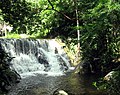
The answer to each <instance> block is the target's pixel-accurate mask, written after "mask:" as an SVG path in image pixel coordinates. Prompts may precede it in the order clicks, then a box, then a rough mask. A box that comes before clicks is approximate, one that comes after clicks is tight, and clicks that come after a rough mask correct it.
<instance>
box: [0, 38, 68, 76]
mask: <svg viewBox="0 0 120 95" xmlns="http://www.w3.org/2000/svg"><path fill="white" fill-rule="evenodd" d="M0 43H1V45H2V47H3V48H4V49H5V51H6V52H7V53H9V55H10V56H12V57H15V58H14V59H13V60H12V61H11V63H12V64H13V65H12V66H11V68H12V69H15V70H16V71H17V72H18V73H19V74H20V75H21V76H22V77H26V76H29V75H35V74H37V73H41V74H47V75H52V76H56V75H63V74H64V71H65V68H66V67H67V70H69V67H70V64H69V58H68V57H67V55H66V54H65V52H64V50H63V49H62V48H61V46H60V45H59V43H57V42H56V41H55V39H51V40H46V39H42V40H32V39H0ZM56 48H57V51H58V53H57V54H56V53H55V49H56ZM36 53H37V54H39V53H40V54H42V58H43V59H44V60H45V61H46V62H47V63H49V69H48V70H47V71H45V69H46V67H45V65H44V64H43V63H40V62H39V60H38V58H37V57H36Z"/></svg>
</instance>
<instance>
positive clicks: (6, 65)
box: [0, 44, 21, 92]
mask: <svg viewBox="0 0 120 95" xmlns="http://www.w3.org/2000/svg"><path fill="white" fill-rule="evenodd" d="M13 58H14V57H10V56H9V55H8V54H7V53H6V52H5V51H4V50H3V49H2V47H1V44H0V90H2V91H5V92H7V91H9V90H10V88H11V86H12V85H13V84H15V83H18V82H20V79H21V77H20V75H19V74H18V73H17V72H16V71H15V70H12V69H11V68H10V66H11V64H10V62H11V60H12V59H13Z"/></svg>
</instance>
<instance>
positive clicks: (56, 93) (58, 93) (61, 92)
mask: <svg viewBox="0 0 120 95" xmlns="http://www.w3.org/2000/svg"><path fill="white" fill-rule="evenodd" d="M53 95H68V93H67V92H65V91H64V90H56V91H54V92H53Z"/></svg>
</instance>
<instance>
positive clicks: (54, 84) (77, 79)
mask: <svg viewBox="0 0 120 95" xmlns="http://www.w3.org/2000/svg"><path fill="white" fill-rule="evenodd" d="M96 80H97V78H96V77H95V76H80V75H78V74H73V73H67V74H66V75H62V76H48V75H43V74H36V75H35V76H28V77H26V78H23V79H22V80H21V82H20V83H18V84H17V85H15V86H13V88H12V89H11V91H10V92H9V93H8V94H7V95H53V93H54V91H56V90H64V91H66V92H67V93H68V95H105V94H104V93H103V92H100V91H97V90H96V88H95V87H94V86H93V85H92V82H93V81H96Z"/></svg>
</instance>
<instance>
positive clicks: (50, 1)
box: [48, 0, 73, 21]
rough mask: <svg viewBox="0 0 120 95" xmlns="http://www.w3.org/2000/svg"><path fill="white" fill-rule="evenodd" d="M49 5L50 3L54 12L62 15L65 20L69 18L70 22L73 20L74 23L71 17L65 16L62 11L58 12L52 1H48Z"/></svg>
mask: <svg viewBox="0 0 120 95" xmlns="http://www.w3.org/2000/svg"><path fill="white" fill-rule="evenodd" d="M48 3H49V4H50V6H51V7H52V10H54V11H56V12H58V13H59V14H62V15H63V16H64V17H65V18H67V19H69V20H72V21H73V19H72V18H70V17H69V16H67V15H66V14H64V13H63V12H60V11H58V10H56V9H55V8H54V6H53V4H52V3H51V1H50V0H48Z"/></svg>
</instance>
